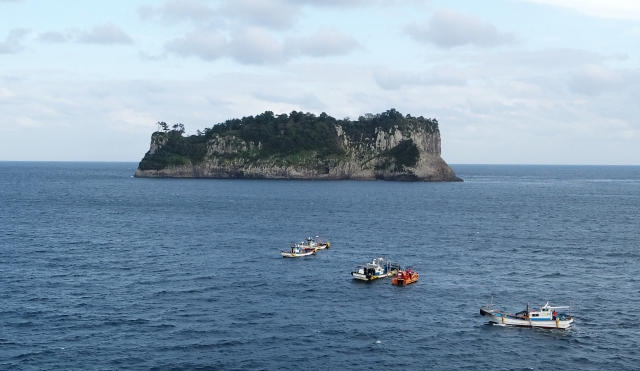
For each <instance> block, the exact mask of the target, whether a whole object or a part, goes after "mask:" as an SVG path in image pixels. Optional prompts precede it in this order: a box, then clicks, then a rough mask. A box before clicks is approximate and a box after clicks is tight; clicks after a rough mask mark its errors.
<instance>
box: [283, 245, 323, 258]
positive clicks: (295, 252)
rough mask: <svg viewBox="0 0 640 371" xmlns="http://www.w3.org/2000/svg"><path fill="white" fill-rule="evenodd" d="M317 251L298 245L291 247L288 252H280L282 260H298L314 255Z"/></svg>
mask: <svg viewBox="0 0 640 371" xmlns="http://www.w3.org/2000/svg"><path fill="white" fill-rule="evenodd" d="M317 250H318V249H317V248H315V247H313V248H312V247H309V248H302V247H299V246H298V245H295V246H291V250H290V251H280V254H281V255H282V257H283V258H300V257H303V256H309V255H315V254H316V251H317Z"/></svg>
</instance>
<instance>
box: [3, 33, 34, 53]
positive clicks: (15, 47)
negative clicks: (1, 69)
mask: <svg viewBox="0 0 640 371" xmlns="http://www.w3.org/2000/svg"><path fill="white" fill-rule="evenodd" d="M29 32H30V31H29V30H26V29H24V28H16V29H13V30H11V31H9V35H8V36H7V38H6V39H5V40H4V42H0V54H13V53H17V52H19V51H21V50H22V49H24V45H23V44H22V42H23V41H24V39H25V38H26V37H27V35H28V34H29Z"/></svg>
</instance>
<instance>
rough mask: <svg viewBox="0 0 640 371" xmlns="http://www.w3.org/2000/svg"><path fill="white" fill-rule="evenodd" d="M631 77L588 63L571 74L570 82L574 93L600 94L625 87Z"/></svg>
mask: <svg viewBox="0 0 640 371" xmlns="http://www.w3.org/2000/svg"><path fill="white" fill-rule="evenodd" d="M630 82H631V81H629V79H624V78H623V75H622V74H621V73H619V72H617V71H614V70H610V69H608V68H604V67H601V66H596V65H587V66H585V67H584V68H582V69H581V70H580V71H578V72H577V73H575V74H574V75H572V76H571V78H570V79H569V82H568V86H569V90H570V91H571V92H573V93H579V94H586V95H600V94H601V93H604V92H607V91H612V90H619V89H623V88H624V87H625V86H626V85H627V84H628V83H630Z"/></svg>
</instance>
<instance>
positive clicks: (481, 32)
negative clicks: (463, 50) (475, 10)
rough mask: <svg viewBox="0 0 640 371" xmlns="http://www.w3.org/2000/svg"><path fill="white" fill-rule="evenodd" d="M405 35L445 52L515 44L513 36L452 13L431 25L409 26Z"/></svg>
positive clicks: (441, 12) (435, 18)
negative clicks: (466, 47)
mask: <svg viewBox="0 0 640 371" xmlns="http://www.w3.org/2000/svg"><path fill="white" fill-rule="evenodd" d="M405 32H406V33H407V34H408V35H409V36H411V37H412V38H413V39H414V40H416V41H418V42H421V43H425V44H434V45H436V46H438V47H440V48H444V49H450V48H454V47H457V46H463V45H474V46H479V47H483V48H488V47H494V46H500V45H507V44H515V43H516V37H515V36H514V35H513V34H511V33H504V32H501V31H500V30H498V29H497V28H496V27H495V26H494V25H492V24H490V23H487V22H485V21H483V20H481V19H480V18H478V17H476V16H474V15H465V14H461V13H458V12H456V11H454V10H451V9H440V10H438V11H437V12H436V13H435V14H434V15H433V17H432V18H431V19H430V20H429V21H428V22H426V23H424V24H421V25H418V24H410V25H408V26H406V27H405Z"/></svg>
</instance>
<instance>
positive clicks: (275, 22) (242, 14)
mask: <svg viewBox="0 0 640 371" xmlns="http://www.w3.org/2000/svg"><path fill="white" fill-rule="evenodd" d="M219 11H220V13H221V14H224V15H225V16H228V17H231V18H235V19H238V20H241V21H243V23H245V24H249V25H254V26H262V27H268V28H272V29H288V28H291V27H292V26H293V25H294V23H295V21H296V19H297V17H298V16H299V15H300V14H301V11H300V7H299V6H298V4H297V3H285V2H283V1H280V0H233V1H226V2H224V3H223V4H222V6H221V7H220V8H219Z"/></svg>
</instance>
